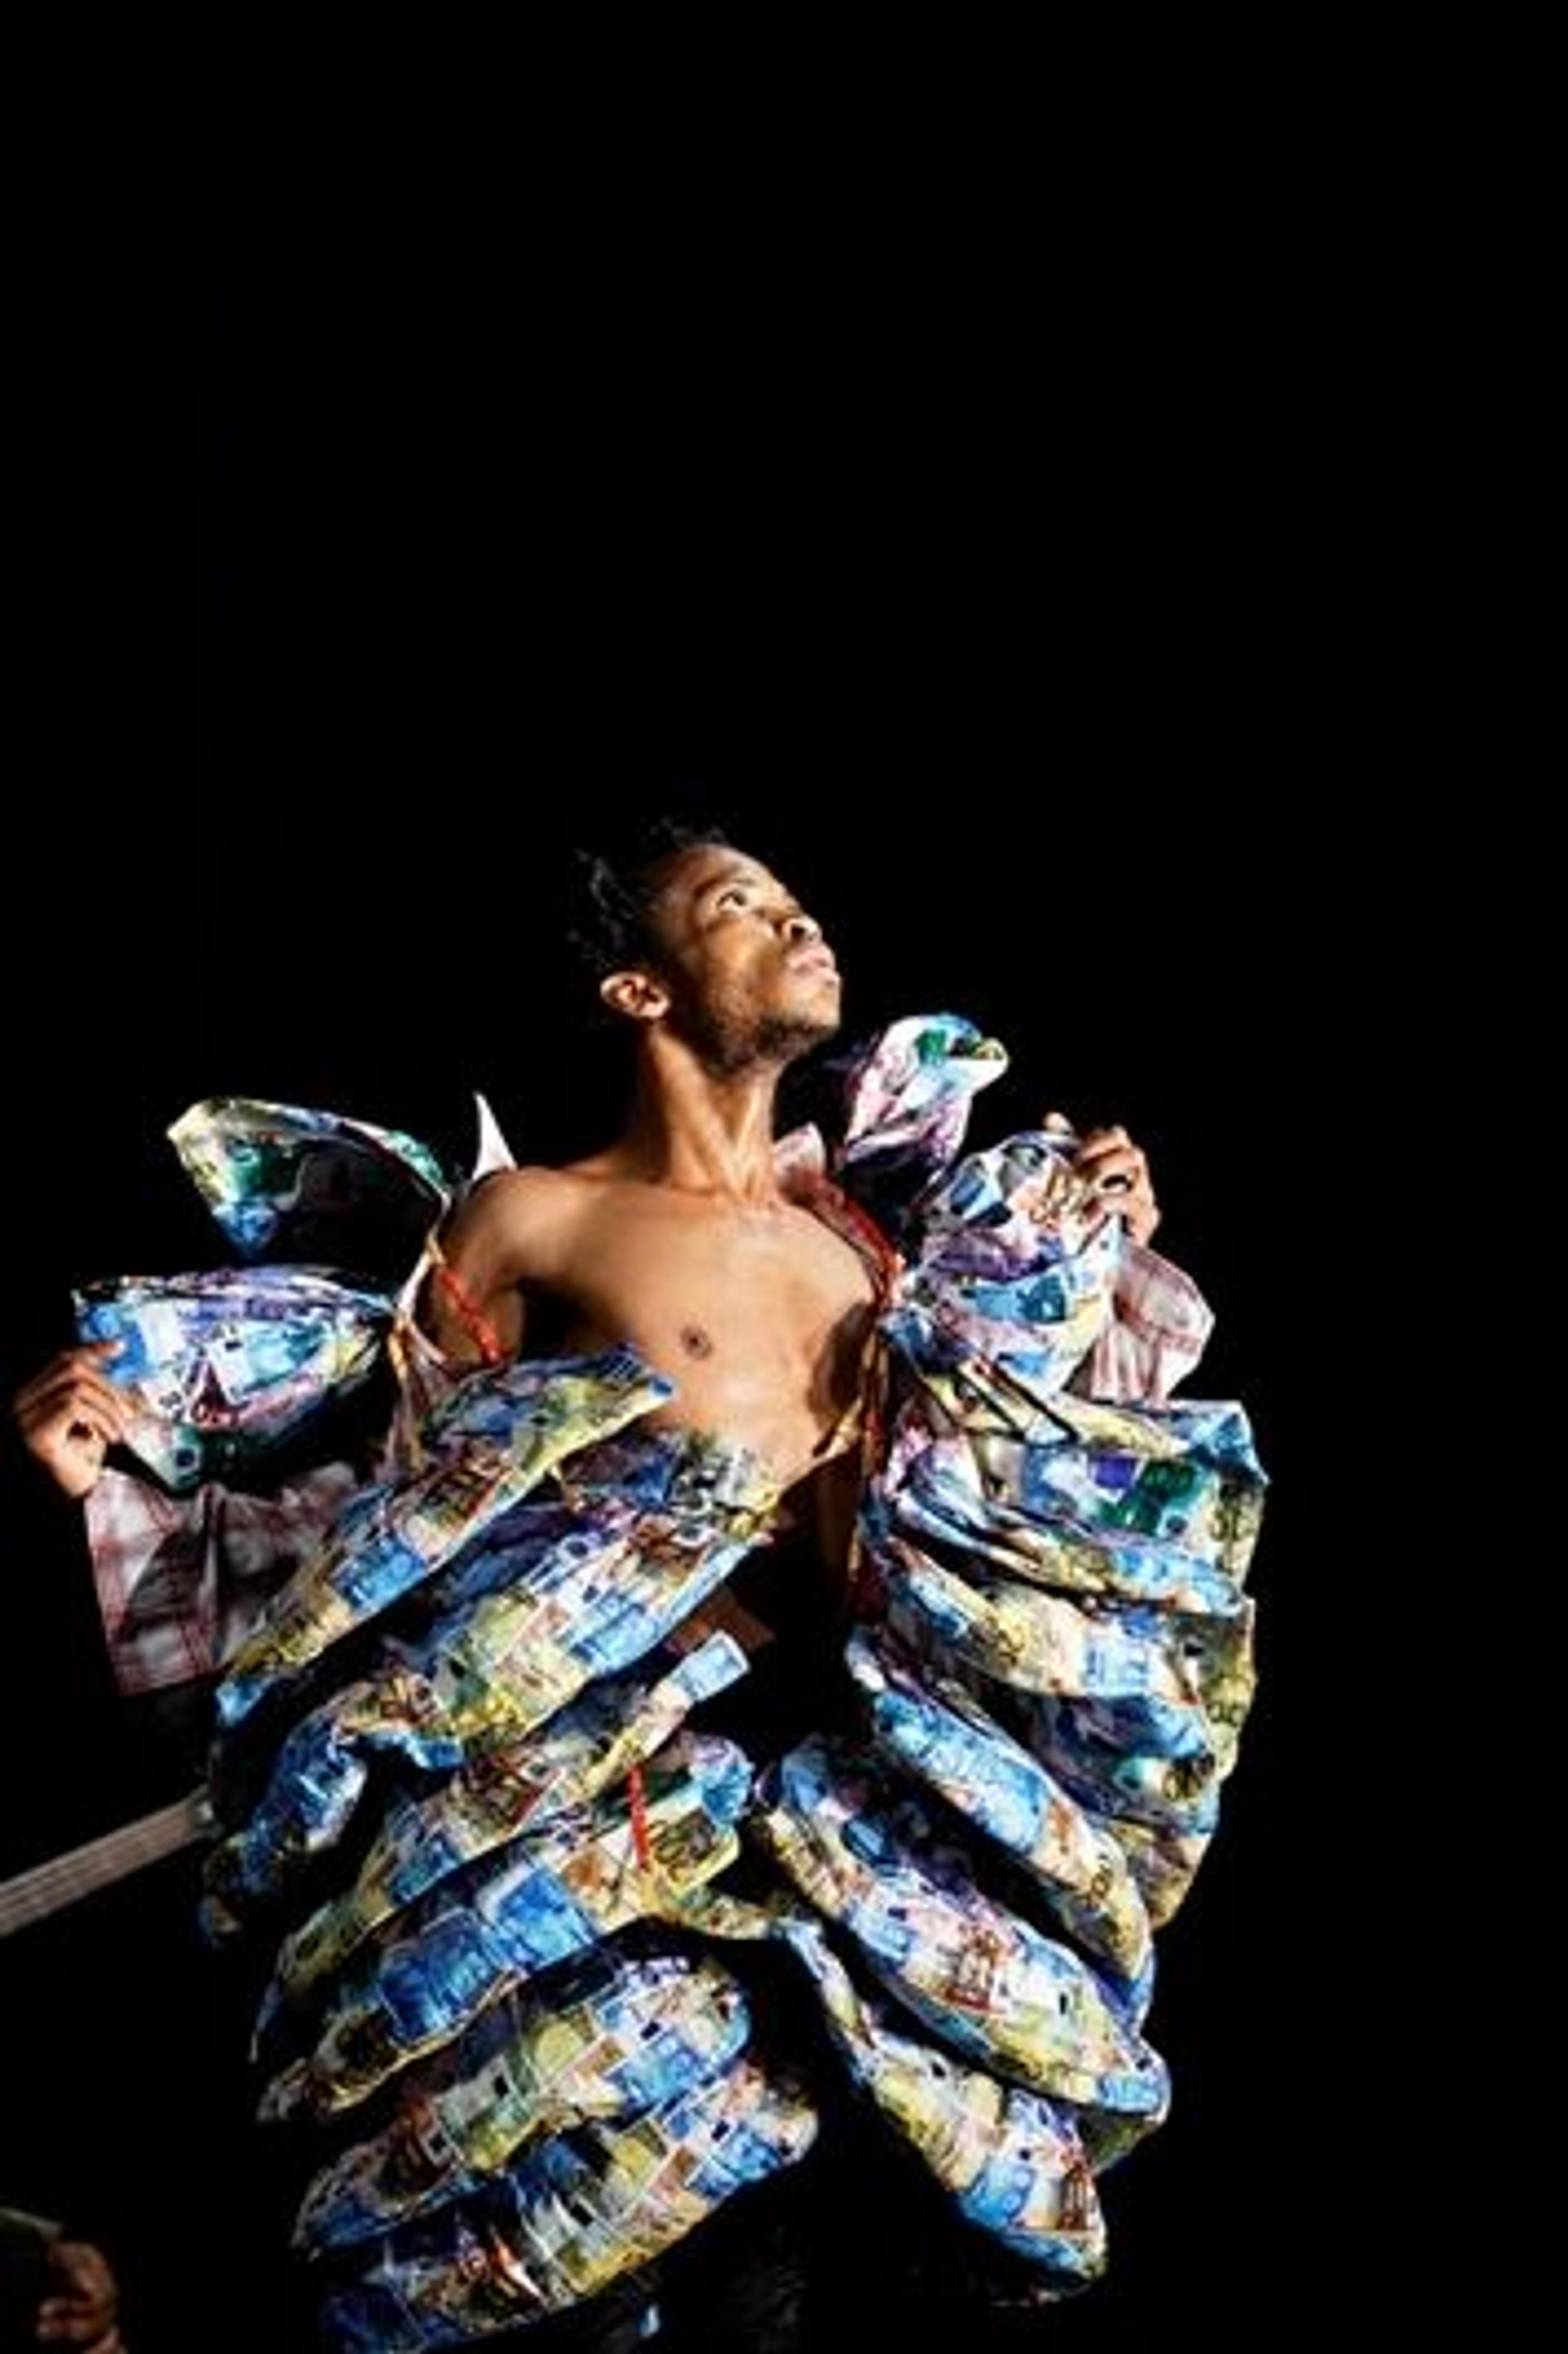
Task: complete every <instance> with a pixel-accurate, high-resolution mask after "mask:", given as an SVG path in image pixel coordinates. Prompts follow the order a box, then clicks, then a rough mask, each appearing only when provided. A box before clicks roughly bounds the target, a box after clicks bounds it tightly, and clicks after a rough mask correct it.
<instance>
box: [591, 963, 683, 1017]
mask: <svg viewBox="0 0 1568 2354" xmlns="http://www.w3.org/2000/svg"><path fill="white" fill-rule="evenodd" d="M599 996H600V997H601V998H602V999H603V1001H604V1002H605V1004H606V1005H608V1006H609V1010H610V1012H611V1013H624V1014H625V1015H626V1016H627V1018H628V1019H629V1020H630V1021H632V1022H657V1021H658V1019H659V1017H660V1015H661V1014H662V1013H668V1012H669V1010H670V992H669V991H668V990H667V989H665V988H664V987H663V985H662V982H660V981H655V980H654V978H653V976H652V973H651V972H643V971H642V970H641V969H640V968H639V967H638V966H636V965H630V966H629V967H628V968H627V970H625V971H624V972H607V973H606V974H605V977H604V979H603V980H602V981H600V982H599Z"/></svg>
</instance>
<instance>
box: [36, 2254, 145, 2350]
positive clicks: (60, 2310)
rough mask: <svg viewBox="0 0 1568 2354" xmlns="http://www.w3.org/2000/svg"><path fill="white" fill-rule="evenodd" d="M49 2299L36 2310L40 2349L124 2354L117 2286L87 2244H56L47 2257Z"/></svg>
mask: <svg viewBox="0 0 1568 2354" xmlns="http://www.w3.org/2000/svg"><path fill="white" fill-rule="evenodd" d="M48 2264H49V2272H50V2274H51V2276H52V2277H51V2282H50V2288H49V2294H48V2296H46V2297H45V2299H44V2301H43V2303H42V2304H41V2305H40V2306H39V2307H38V2322H37V2329H36V2331H35V2333H34V2335H35V2336H36V2337H37V2341H38V2344H39V2345H40V2346H71V2347H75V2348H76V2349H78V2354H125V2344H124V2340H123V2339H122V2337H121V2335H120V2331H119V2328H118V2327H117V2319H118V2316H119V2311H120V2286H119V2283H118V2282H117V2281H116V2280H115V2277H114V2274H113V2273H112V2272H111V2269H110V2267H109V2264H108V2262H107V2260H106V2259H105V2257H104V2256H103V2254H102V2253H101V2250H99V2249H97V2248H95V2247H94V2246H93V2244H92V2243H91V2241H90V2240H55V2241H52V2242H51V2243H50V2246H49V2254H48Z"/></svg>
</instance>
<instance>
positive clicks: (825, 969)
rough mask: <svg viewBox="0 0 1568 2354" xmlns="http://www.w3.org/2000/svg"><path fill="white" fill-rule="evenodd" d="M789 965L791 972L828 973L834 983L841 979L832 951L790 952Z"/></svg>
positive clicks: (813, 949) (794, 950)
mask: <svg viewBox="0 0 1568 2354" xmlns="http://www.w3.org/2000/svg"><path fill="white" fill-rule="evenodd" d="M789 970H790V971H791V972H821V973H826V974H827V976H828V977H829V979H830V980H832V981H837V979H838V977H839V969H838V966H837V965H836V964H835V963H834V961H833V952H832V949H824V948H810V949H792V950H791V951H790V954H789Z"/></svg>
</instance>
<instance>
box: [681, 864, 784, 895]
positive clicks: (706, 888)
mask: <svg viewBox="0 0 1568 2354" xmlns="http://www.w3.org/2000/svg"><path fill="white" fill-rule="evenodd" d="M766 879H767V870H766V869H765V868H763V867H761V866H758V865H757V864H755V863H754V862H753V861H752V860H750V859H745V858H740V859H731V860H730V862H729V863H728V864H726V865H724V866H721V867H719V868H718V869H717V871H716V872H715V874H712V875H705V876H704V877H703V878H702V880H701V881H700V882H699V883H698V885H697V886H696V896H697V897H698V898H699V899H705V898H707V896H709V894H710V893H711V892H714V891H722V890H725V889H726V887H727V886H728V885H730V884H732V883H761V882H763V881H765V880H766Z"/></svg>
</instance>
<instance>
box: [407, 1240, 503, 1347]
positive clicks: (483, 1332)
mask: <svg viewBox="0 0 1568 2354" xmlns="http://www.w3.org/2000/svg"><path fill="white" fill-rule="evenodd" d="M426 1249H427V1251H428V1252H429V1260H430V1265H431V1267H432V1268H433V1269H434V1271H435V1278H436V1281H437V1282H438V1283H439V1284H440V1288H441V1296H442V1298H443V1299H446V1300H447V1302H448V1303H449V1305H450V1308H451V1310H452V1312H453V1314H454V1315H455V1316H456V1317H457V1320H458V1321H459V1323H460V1324H461V1326H462V1328H463V1331H465V1332H466V1333H467V1334H468V1337H469V1339H470V1340H471V1341H472V1342H473V1345H474V1347H475V1348H476V1349H477V1350H478V1351H479V1353H480V1355H481V1356H482V1358H483V1359H484V1362H485V1363H486V1364H487V1365H503V1364H504V1363H505V1362H506V1352H505V1350H504V1349H503V1347H502V1345H501V1343H500V1341H498V1340H497V1339H496V1337H495V1327H494V1325H493V1323H492V1322H491V1320H490V1319H489V1317H488V1316H486V1315H485V1313H484V1311H483V1310H482V1308H480V1307H479V1306H478V1304H477V1303H476V1301H475V1300H474V1299H472V1298H471V1295H470V1293H469V1292H468V1290H467V1289H466V1288H464V1286H463V1285H462V1284H461V1282H460V1281H459V1279H458V1278H457V1277H456V1276H455V1275H454V1274H453V1273H452V1270H451V1268H450V1266H449V1265H448V1263H447V1257H446V1253H445V1252H444V1251H443V1250H442V1248H441V1246H440V1243H439V1242H437V1240H436V1238H435V1236H434V1235H431V1237H430V1239H429V1242H428V1243H427V1245H426Z"/></svg>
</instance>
